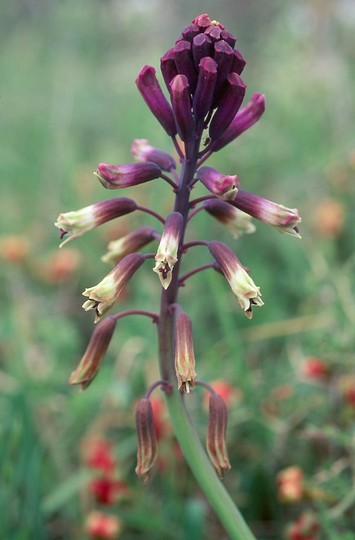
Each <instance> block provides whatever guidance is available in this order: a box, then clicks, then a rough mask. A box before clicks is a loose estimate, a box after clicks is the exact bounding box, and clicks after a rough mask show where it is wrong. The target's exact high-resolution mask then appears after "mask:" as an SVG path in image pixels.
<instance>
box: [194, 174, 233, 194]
mask: <svg viewBox="0 0 355 540" xmlns="http://www.w3.org/2000/svg"><path fill="white" fill-rule="evenodd" d="M196 176H197V178H198V179H199V180H200V182H202V183H203V185H204V186H205V187H206V188H207V189H208V190H209V191H210V192H211V193H213V195H216V196H217V197H220V198H221V199H227V200H229V199H234V197H235V195H236V193H237V191H238V186H239V181H238V177H237V176H236V175H235V176H227V175H225V174H222V173H220V172H219V171H217V170H216V169H213V168H212V167H200V168H199V169H198V171H197V172H196Z"/></svg>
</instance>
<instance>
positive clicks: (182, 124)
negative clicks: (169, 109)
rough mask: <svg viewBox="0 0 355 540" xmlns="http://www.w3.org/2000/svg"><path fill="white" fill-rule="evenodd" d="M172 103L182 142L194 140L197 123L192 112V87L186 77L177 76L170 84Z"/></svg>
mask: <svg viewBox="0 0 355 540" xmlns="http://www.w3.org/2000/svg"><path fill="white" fill-rule="evenodd" d="M170 91H171V103H172V106H173V110H174V116H175V121H176V126H177V129H178V133H179V135H180V138H181V140H183V141H185V142H186V141H188V140H191V139H194V136H195V135H194V134H195V122H194V118H193V115H192V110H191V97H190V87H189V83H188V80H187V77H185V75H176V77H174V78H173V80H172V81H171V83H170Z"/></svg>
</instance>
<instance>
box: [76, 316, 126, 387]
mask: <svg viewBox="0 0 355 540" xmlns="http://www.w3.org/2000/svg"><path fill="white" fill-rule="evenodd" d="M115 327H116V319H115V318H114V317H107V318H106V319H104V320H103V321H101V322H100V323H99V324H98V325H97V326H96V328H95V329H94V331H93V333H92V336H91V338H90V341H89V344H88V346H87V349H86V351H85V353H84V356H83V357H82V359H81V360H80V363H79V365H78V367H77V368H76V369H75V371H73V373H72V374H71V375H70V379H69V383H70V384H80V385H81V388H82V389H83V390H86V388H87V387H88V386H89V385H90V384H91V383H92V381H93V380H94V378H95V377H96V375H97V374H98V372H99V369H100V365H101V362H102V359H103V357H104V356H105V354H106V351H107V348H108V346H109V344H110V341H111V338H112V336H113V333H114V331H115Z"/></svg>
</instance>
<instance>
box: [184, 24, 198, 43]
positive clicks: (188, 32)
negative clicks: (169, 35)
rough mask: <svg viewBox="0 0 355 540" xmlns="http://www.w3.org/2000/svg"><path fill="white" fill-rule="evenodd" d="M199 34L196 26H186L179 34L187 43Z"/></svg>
mask: <svg viewBox="0 0 355 540" xmlns="http://www.w3.org/2000/svg"><path fill="white" fill-rule="evenodd" d="M199 33H200V29H199V27H198V25H197V24H193V23H191V24H188V25H187V26H186V27H185V28H184V29H183V31H182V32H181V35H182V37H183V38H184V39H186V40H187V41H190V42H191V41H192V40H193V38H194V37H195V36H196V35H197V34H199Z"/></svg>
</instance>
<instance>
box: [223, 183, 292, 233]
mask: <svg viewBox="0 0 355 540" xmlns="http://www.w3.org/2000/svg"><path fill="white" fill-rule="evenodd" d="M230 202H231V204H233V206H236V207H237V208H239V209H240V210H242V211H243V212H246V213H247V214H249V215H250V216H253V217H255V218H256V219H259V220H260V221H262V222H263V223H266V224H267V225H271V226H272V227H275V229H277V230H278V231H280V232H282V233H285V234H290V235H291V236H296V237H297V238H301V235H300V233H299V228H298V225H299V223H300V222H301V218H300V216H299V215H298V210H297V208H287V207H286V206H283V205H282V204H277V203H274V202H272V201H268V200H267V199H263V197H259V195H255V194H254V193H249V192H248V191H244V190H240V191H239V192H238V193H237V195H236V197H235V199H234V200H233V201H230Z"/></svg>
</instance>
